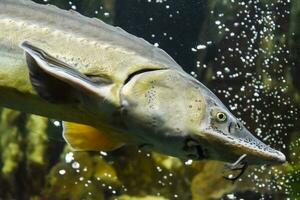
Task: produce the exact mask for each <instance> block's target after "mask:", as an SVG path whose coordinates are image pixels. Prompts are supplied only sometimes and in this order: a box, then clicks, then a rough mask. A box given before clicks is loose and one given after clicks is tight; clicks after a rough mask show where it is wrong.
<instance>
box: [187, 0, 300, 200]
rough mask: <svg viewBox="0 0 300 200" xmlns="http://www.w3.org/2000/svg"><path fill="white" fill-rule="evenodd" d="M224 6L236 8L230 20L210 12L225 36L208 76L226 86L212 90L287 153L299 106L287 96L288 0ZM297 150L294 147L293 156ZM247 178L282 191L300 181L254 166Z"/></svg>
mask: <svg viewBox="0 0 300 200" xmlns="http://www.w3.org/2000/svg"><path fill="white" fill-rule="evenodd" d="M226 6H228V8H229V9H230V10H231V12H234V13H235V16H234V19H232V18H227V16H226V14H224V13H219V12H216V11H211V18H212V19H214V25H215V30H216V32H217V33H218V34H219V35H220V36H221V37H222V38H223V39H222V41H221V42H219V43H218V44H216V46H217V48H218V46H220V47H219V48H218V49H217V56H216V57H215V58H214V63H213V64H212V65H214V66H215V65H217V67H215V69H216V70H215V75H214V76H213V77H212V79H213V81H216V82H222V83H225V84H223V85H225V86H226V88H224V89H213V90H214V92H216V93H217V94H218V96H220V97H221V98H223V99H225V101H226V100H227V103H228V104H229V108H230V109H231V110H232V111H233V113H234V114H235V115H236V116H238V117H240V118H246V119H248V123H245V122H244V123H245V124H246V126H247V127H248V128H249V129H250V130H255V135H257V136H258V137H259V138H260V139H261V140H263V141H264V142H266V143H267V144H269V145H271V146H274V147H276V148H278V149H281V150H282V151H284V152H285V153H287V152H288V151H292V150H291V149H289V144H287V142H288V141H289V138H290V137H291V136H290V135H289V134H290V131H291V130H292V128H293V126H294V123H295V122H296V121H297V115H298V110H297V108H296V107H295V106H294V105H293V101H292V99H291V97H290V96H289V95H288V92H289V87H288V86H289V84H290V83H289V82H288V81H289V80H288V73H289V70H290V68H291V67H294V63H293V62H292V61H291V60H289V56H290V50H289V47H288V45H287V40H288V38H287V37H288V35H287V33H286V31H285V30H284V28H283V27H282V26H283V25H285V23H286V22H287V21H288V20H289V17H290V11H289V9H290V2H289V1H282V0H277V1H269V2H262V1H260V0H250V1H235V0H231V1H230V3H229V1H227V4H226ZM283 22H284V23H283ZM224 44H225V45H224ZM202 46H203V45H202ZM204 46H205V45H204ZM192 51H198V48H192ZM197 67H203V68H207V64H203V65H201V64H200V61H198V63H197ZM191 74H192V75H195V72H192V73H191ZM240 120H242V119H240ZM246 121H247V120H246ZM249 121H250V122H249ZM294 146H298V143H297V144H294ZM296 154H297V153H296V152H293V155H294V156H295V157H296ZM297 156H298V155H297ZM290 164H291V165H293V164H294V163H290ZM294 173H295V172H294ZM265 174H268V175H267V177H266V176H265ZM248 177H249V178H251V179H252V180H253V181H254V183H255V185H256V186H257V188H258V190H259V188H264V189H266V190H268V191H279V192H283V193H285V194H290V192H292V191H291V188H290V182H292V181H299V180H293V179H292V178H291V177H290V176H289V175H288V174H287V172H284V171H282V170H279V169H277V168H272V169H270V168H267V167H265V166H262V167H260V168H255V169H254V170H253V172H251V173H249V174H248ZM296 195H297V194H296ZM264 198H265V197H264V196H262V197H261V199H264Z"/></svg>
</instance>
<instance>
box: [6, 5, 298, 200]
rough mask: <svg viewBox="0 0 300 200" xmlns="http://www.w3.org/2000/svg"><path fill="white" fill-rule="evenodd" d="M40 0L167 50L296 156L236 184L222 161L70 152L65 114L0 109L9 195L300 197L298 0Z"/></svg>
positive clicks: (131, 151) (157, 199)
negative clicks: (63, 134) (228, 177)
mask: <svg viewBox="0 0 300 200" xmlns="http://www.w3.org/2000/svg"><path fill="white" fill-rule="evenodd" d="M36 2H38V3H43V4H53V5H56V6H58V7H60V8H62V9H73V10H76V11H77V12H80V13H81V14H83V15H86V16H89V17H96V18H99V19H102V20H104V21H105V22H107V23H109V24H113V25H116V26H120V27H122V28H123V29H125V30H126V31H128V32H129V33H132V34H134V35H136V36H139V37H143V38H145V39H146V40H147V41H149V42H151V43H152V44H154V45H155V46H159V47H160V48H162V49H164V50H165V51H167V52H168V53H169V54H170V55H171V56H172V57H173V58H174V59H175V60H176V61H177V62H178V63H179V64H180V65H181V66H182V67H183V68H184V69H185V71H187V72H189V73H190V74H191V75H193V76H194V77H196V78H197V79H198V80H200V81H201V82H202V83H204V84H205V85H206V86H208V88H209V89H211V90H212V91H213V92H214V93H216V94H217V96H218V97H219V98H220V99H221V100H222V101H223V102H224V103H225V105H226V106H229V108H230V110H231V111H232V113H233V114H235V116H238V117H239V118H240V119H241V120H242V121H243V122H244V123H245V125H246V127H247V128H249V130H251V132H253V133H254V134H255V135H256V136H257V137H259V138H260V139H262V140H263V141H264V142H265V143H267V144H268V145H270V146H272V147H274V148H276V149H278V150H280V151H282V152H284V154H285V155H286V156H287V159H288V162H287V163H285V164H284V165H281V166H266V165H264V166H251V167H249V168H248V170H247V171H246V173H245V174H244V175H243V176H242V177H241V178H240V179H239V180H238V181H236V182H234V183H233V182H231V181H228V180H225V179H224V178H223V176H225V175H226V172H224V163H222V162H217V161H191V160H179V159H177V158H174V157H168V156H165V155H161V154H158V153H155V152H146V151H141V150H139V149H137V147H134V146H126V147H123V148H121V149H118V150H115V151H113V152H72V151H71V150H70V148H69V147H68V146H67V145H66V144H65V142H64V141H63V139H62V137H61V131H62V128H61V125H60V122H59V121H55V119H47V118H43V117H39V116H35V115H28V114H25V113H21V112H18V111H13V110H9V109H5V108H0V170H1V171H0V199H1V200H2V199H5V200H6V199H21V200H23V199H32V200H52V199H58V200H68V199H70V200H79V199H80V200H81V199H91V200H94V199H95V200H102V199H105V200H106V199H108V200H117V199H118V200H129V199H132V200H152V199H153V200H165V199H172V200H173V199H180V200H181V199H182V200H189V199H193V200H208V199H224V200H227V199H228V200H231V199H244V200H248V199H250V200H252V199H255V200H256V199H266V200H267V199H272V200H273V199H274V200H282V199H287V200H288V199H291V200H293V199H300V177H299V176H300V173H299V172H300V121H299V117H300V116H299V115H300V114H299V109H300V66H299V63H300V1H299V0H244V1H243V0H85V1H83V0H73V1H67V0H48V1H47V0H36ZM0 28H1V27H0Z"/></svg>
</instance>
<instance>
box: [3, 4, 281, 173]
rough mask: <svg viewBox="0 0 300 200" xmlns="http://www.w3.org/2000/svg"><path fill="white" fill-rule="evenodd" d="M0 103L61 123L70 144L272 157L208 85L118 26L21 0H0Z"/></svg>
mask: <svg viewBox="0 0 300 200" xmlns="http://www.w3.org/2000/svg"><path fill="white" fill-rule="evenodd" d="M0 105H1V106H3V107H8V108H12V109H17V110H20V111H23V112H27V113H33V114H37V115H41V116H45V117H48V118H54V119H57V120H62V121H64V125H63V127H64V132H63V136H64V138H65V140H66V142H67V143H68V144H70V146H71V147H72V148H73V149H74V150H81V151H98V150H113V149H116V148H119V147H121V146H123V145H126V144H135V145H138V146H139V147H141V148H145V149H148V150H153V151H157V152H161V153H163V154H167V155H171V156H176V157H179V158H183V159H194V160H202V159H211V160H220V161H225V162H232V161H234V160H236V159H238V158H239V159H238V161H237V162H236V163H235V164H234V165H233V166H234V167H236V168H237V166H238V165H240V164H241V163H242V162H243V163H248V164H265V163H269V164H277V163H284V162H285V160H286V158H285V156H284V154H283V153H281V152H280V151H277V150H275V149H273V148H271V147H269V146H268V145H266V144H264V143H263V142H262V141H260V140H259V139H257V138H256V137H255V136H253V135H252V134H251V133H250V132H249V131H248V130H247V129H246V128H245V127H244V125H243V124H242V123H241V122H240V121H239V120H238V119H237V118H236V117H235V116H234V115H233V114H232V113H231V112H230V111H229V110H228V109H227V108H226V107H225V106H224V104H223V103H222V102H221V101H220V100H219V99H218V97H217V96H216V95H214V94H213V93H212V92H211V91H210V90H209V89H208V88H207V87H205V86H204V85H203V84H202V83H200V82H199V81H198V80H196V79H195V78H193V77H192V76H190V75H189V74H188V73H186V72H185V71H184V70H183V69H182V68H181V67H180V66H179V65H178V64H177V63H176V62H175V61H174V60H173V59H172V58H171V57H170V56H169V55H168V54H167V53H166V52H164V51H163V50H161V49H159V48H157V47H154V46H153V45H151V44H150V43H148V42H146V41H145V40H143V39H141V38H138V37H135V36H133V35H131V34H129V33H127V32H125V31H124V30H122V29H121V28H119V27H113V26H111V25H108V24H105V23H104V22H102V21H100V20H98V19H92V18H87V17H84V16H82V15H80V14H78V13H77V12H75V11H64V10H61V9H58V8H57V7H55V6H51V5H39V4H36V3H33V2H31V1H28V0H0Z"/></svg>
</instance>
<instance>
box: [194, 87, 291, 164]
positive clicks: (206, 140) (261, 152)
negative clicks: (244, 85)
mask: <svg viewBox="0 0 300 200" xmlns="http://www.w3.org/2000/svg"><path fill="white" fill-rule="evenodd" d="M198 85H199V92H200V93H201V94H203V96H204V99H205V112H204V116H203V118H202V120H201V123H200V125H199V126H198V127H194V131H193V133H192V135H193V138H195V140H196V141H199V142H198V143H199V144H200V143H202V144H203V146H204V149H205V151H206V154H207V156H208V157H209V158H210V159H216V160H222V161H225V162H232V161H235V160H237V158H239V157H240V156H242V155H244V154H245V155H247V156H246V158H245V162H247V163H248V164H281V163H284V162H285V161H286V157H285V155H284V154H283V153H281V152H280V151H277V150H275V149H273V148H271V147H270V146H268V145H266V144H265V143H264V142H262V141H261V140H259V139H258V138H257V137H255V136H254V135H253V134H252V133H251V132H250V131H249V130H248V129H247V128H246V127H245V126H244V125H243V123H242V122H240V121H239V120H238V119H237V118H236V117H235V116H234V115H233V114H232V113H231V112H230V111H229V110H228V109H227V108H226V107H225V105H224V104H223V103H222V102H221V101H220V100H219V98H218V97H217V96H216V95H215V94H213V93H212V92H211V91H210V90H209V89H208V88H206V87H205V86H204V85H202V84H201V83H198Z"/></svg>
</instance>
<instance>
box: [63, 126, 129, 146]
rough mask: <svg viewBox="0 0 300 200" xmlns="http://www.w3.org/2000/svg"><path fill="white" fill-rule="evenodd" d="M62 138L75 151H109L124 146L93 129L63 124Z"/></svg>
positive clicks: (116, 139) (115, 139) (109, 136)
mask: <svg viewBox="0 0 300 200" xmlns="http://www.w3.org/2000/svg"><path fill="white" fill-rule="evenodd" d="M63 127H64V133H63V136H64V138H65V140H66V141H67V143H68V144H69V145H70V146H71V147H72V148H73V149H74V150H75V151H101V150H102V151H110V150H114V149H117V148H119V147H121V146H123V145H124V144H123V143H122V142H121V141H119V140H118V138H114V137H113V136H111V135H109V134H108V133H105V132H103V131H100V130H98V129H96V128H94V127H91V126H87V125H83V124H76V123H70V122H64V125H63Z"/></svg>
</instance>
